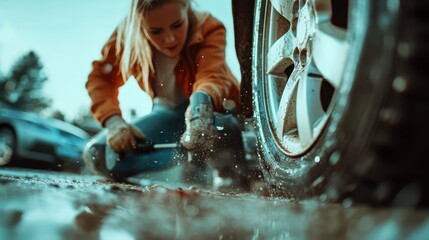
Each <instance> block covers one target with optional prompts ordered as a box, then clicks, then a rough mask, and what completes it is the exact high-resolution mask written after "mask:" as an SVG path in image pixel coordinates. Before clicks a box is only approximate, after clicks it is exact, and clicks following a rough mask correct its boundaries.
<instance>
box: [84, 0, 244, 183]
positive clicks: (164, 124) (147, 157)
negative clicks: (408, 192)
mask: <svg viewBox="0 0 429 240" xmlns="http://www.w3.org/2000/svg"><path fill="white" fill-rule="evenodd" d="M225 45H226V31H225V27H224V26H223V24H222V23H221V22H219V21H218V20H217V19H215V18H214V17H212V16H211V15H210V14H207V13H200V12H195V11H193V10H192V8H191V6H190V2H189V0H133V1H132V6H131V9H130V12H129V14H128V16H127V17H126V19H125V20H124V22H122V23H121V24H120V25H119V27H118V28H117V29H116V30H115V31H114V33H113V35H112V36H111V37H110V39H109V40H108V42H107V43H106V44H105V46H104V47H103V49H102V58H101V59H100V60H98V61H94V62H93V69H92V71H91V73H90V74H89V77H88V81H87V83H86V89H87V90H88V93H89V96H90V98H91V100H92V105H91V111H92V113H93V115H94V117H95V118H96V119H97V120H98V121H99V122H100V123H101V124H102V126H103V127H104V128H105V130H103V131H102V132H100V133H99V134H98V135H96V136H95V137H94V138H93V139H92V140H91V141H90V142H89V143H88V144H87V148H86V150H85V153H84V159H85V162H86V164H87V165H88V166H90V167H91V168H92V169H93V170H95V171H96V172H98V173H101V174H103V175H106V176H109V177H113V178H117V179H123V178H126V177H129V176H132V175H135V174H138V173H141V172H144V171H152V170H157V169H161V168H164V167H169V166H171V164H173V161H172V160H171V159H173V157H174V156H173V155H174V154H176V152H175V151H170V152H168V151H164V152H162V151H160V152H157V151H153V152H150V153H147V154H144V155H138V154H134V153H133V152H134V151H135V150H136V147H137V143H138V141H151V142H154V143H171V142H179V141H180V142H181V144H182V145H183V146H184V147H185V148H186V149H188V150H191V151H200V152H204V151H206V150H211V151H213V147H215V145H216V141H217V140H218V139H219V136H218V132H217V130H216V128H215V127H214V126H213V121H212V120H211V119H213V112H222V111H223V107H222V106H223V103H224V101H225V100H228V101H230V102H231V101H232V102H233V103H235V105H236V106H239V105H238V101H239V86H238V83H237V80H236V79H235V78H234V77H233V75H232V74H231V71H230V69H229V68H228V66H227V64H226V62H225ZM131 76H134V78H135V79H136V80H137V82H138V84H139V86H140V88H141V89H142V90H143V91H145V92H147V93H148V94H149V95H150V96H151V97H152V99H153V109H152V111H151V113H150V114H149V115H146V116H144V117H142V118H140V119H138V120H136V121H135V122H133V123H127V122H126V121H125V120H124V119H123V118H122V116H121V110H120V108H119V102H118V89H119V88H120V87H121V86H122V85H123V84H124V83H125V81H126V80H127V79H129V78H130V77H131ZM190 99H191V104H189V100H190ZM192 101H193V103H192ZM185 112H186V116H187V121H186V123H185ZM195 116H196V117H195ZM106 142H107V146H106ZM106 147H107V148H111V149H112V150H113V151H115V152H118V153H122V157H121V159H119V160H120V161H118V162H117V163H116V164H115V165H114V166H113V167H109V168H106V162H105V158H106V156H104V150H103V149H104V148H106ZM167 152H168V154H166V153H167Z"/></svg>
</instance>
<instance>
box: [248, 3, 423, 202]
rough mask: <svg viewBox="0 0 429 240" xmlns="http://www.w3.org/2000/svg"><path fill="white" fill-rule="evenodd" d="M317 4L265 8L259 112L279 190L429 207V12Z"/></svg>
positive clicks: (260, 21) (262, 151)
mask: <svg viewBox="0 0 429 240" xmlns="http://www.w3.org/2000/svg"><path fill="white" fill-rule="evenodd" d="M314 2H315V1H308V0H277V1H274V0H272V1H267V0H258V1H257V3H256V11H255V13H256V14H255V32H254V44H253V46H254V47H253V86H252V88H253V99H254V106H253V108H254V119H255V122H256V127H257V131H258V132H257V135H258V140H259V146H258V153H259V156H260V158H261V169H262V171H263V173H264V178H265V179H266V182H267V184H268V185H269V186H270V189H271V194H272V195H273V196H278V197H289V198H292V199H298V200H301V199H308V198H313V199H318V200H320V201H327V202H343V203H345V204H347V205H349V204H351V203H366V204H373V205H394V206H412V207H414V206H419V205H422V204H427V203H428V192H429V191H428V188H429V187H428V184H427V182H428V180H429V177H428V176H429V174H427V171H428V169H429V168H428V166H429V161H427V159H425V158H426V151H427V149H428V145H429V144H428V143H427V141H426V140H425V138H426V137H427V136H429V135H428V134H429V128H428V127H427V121H428V120H429V119H428V117H429V113H428V112H427V110H424V109H427V106H428V105H429V98H428V94H427V91H428V90H429V86H428V81H427V80H425V75H424V71H423V70H424V68H425V65H426V64H425V63H426V62H427V61H426V58H427V57H428V54H427V53H428V50H427V44H426V42H427V40H428V36H429V34H428V33H429V32H428V28H427V26H428V24H429V18H428V17H427V13H428V11H429V4H428V3H426V2H425V1H417V0H414V1H412V0H406V1H405V0H395V1H388V0H380V1H372V0H354V1H353V0H350V1H349V6H346V5H344V4H343V6H342V5H341V3H339V2H343V3H344V2H345V1H335V0H333V1H332V5H329V1H327V4H326V5H323V3H326V1H318V3H321V4H320V5H317V6H315V5H313V4H314ZM316 2H317V1H316ZM344 13H347V14H346V15H345V14H344Z"/></svg>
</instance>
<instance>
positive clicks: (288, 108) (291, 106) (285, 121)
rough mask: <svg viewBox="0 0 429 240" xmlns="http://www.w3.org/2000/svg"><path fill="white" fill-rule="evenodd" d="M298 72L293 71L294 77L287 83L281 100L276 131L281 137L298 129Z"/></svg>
mask: <svg viewBox="0 0 429 240" xmlns="http://www.w3.org/2000/svg"><path fill="white" fill-rule="evenodd" d="M295 75H296V72H294V73H292V77H291V78H289V80H288V81H287V83H286V87H285V88H284V90H283V94H282V97H281V100H280V104H279V109H278V111H277V118H276V120H277V124H275V126H276V133H277V137H278V138H279V139H283V136H284V135H285V134H286V133H287V132H289V131H291V130H293V129H296V112H295V111H296V95H297V86H298V84H297V82H298V81H297V80H296V77H294V76H295Z"/></svg>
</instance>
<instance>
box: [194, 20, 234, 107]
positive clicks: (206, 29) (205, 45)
mask: <svg viewBox="0 0 429 240" xmlns="http://www.w3.org/2000/svg"><path fill="white" fill-rule="evenodd" d="M202 33H203V36H202V38H203V39H202V41H201V42H200V43H199V44H198V48H197V49H198V50H197V51H196V55H195V65H196V75H195V82H194V85H193V89H192V91H193V92H196V91H204V92H206V93H208V94H209V95H210V96H211V97H212V100H213V104H214V106H215V109H216V110H217V111H222V103H223V101H224V100H225V99H229V100H233V101H235V102H236V105H237V107H238V106H239V86H238V82H237V79H236V78H235V77H234V76H233V75H232V73H231V71H230V69H229V68H228V66H227V64H226V59H225V46H226V29H225V27H224V25H223V24H222V23H221V22H220V21H218V20H216V19H215V18H214V17H212V16H209V17H208V18H207V20H206V21H205V23H204V24H203V25H202Z"/></svg>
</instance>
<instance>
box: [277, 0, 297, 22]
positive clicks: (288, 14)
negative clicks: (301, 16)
mask: <svg viewBox="0 0 429 240" xmlns="http://www.w3.org/2000/svg"><path fill="white" fill-rule="evenodd" d="M271 4H272V5H273V7H274V8H275V9H276V11H277V12H278V13H279V14H281V15H282V16H283V17H284V18H286V19H287V20H289V21H291V20H292V18H293V17H294V16H293V15H294V14H295V13H296V12H298V8H299V1H298V0H271Z"/></svg>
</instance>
